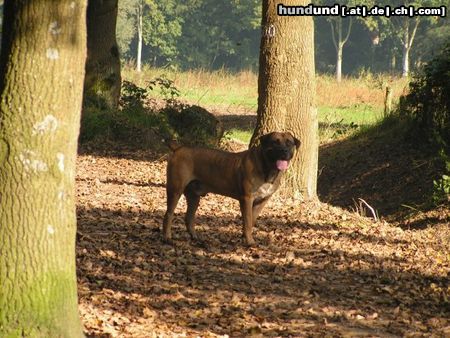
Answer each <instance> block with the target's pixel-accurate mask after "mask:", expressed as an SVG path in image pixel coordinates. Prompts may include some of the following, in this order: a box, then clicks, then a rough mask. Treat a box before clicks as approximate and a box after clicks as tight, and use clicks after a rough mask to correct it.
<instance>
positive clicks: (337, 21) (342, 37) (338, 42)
mask: <svg viewBox="0 0 450 338" xmlns="http://www.w3.org/2000/svg"><path fill="white" fill-rule="evenodd" d="M343 21H344V19H342V18H341V17H337V18H332V19H330V20H329V22H330V26H331V37H332V40H333V45H334V48H335V49H336V81H337V82H341V80H342V55H343V51H344V45H345V44H346V43H347V41H348V38H349V37H350V33H351V31H352V24H353V20H352V18H351V17H350V18H348V25H347V28H346V29H345V31H346V32H345V33H344V28H343V24H342V23H343Z"/></svg>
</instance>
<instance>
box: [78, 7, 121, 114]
mask: <svg viewBox="0 0 450 338" xmlns="http://www.w3.org/2000/svg"><path fill="white" fill-rule="evenodd" d="M117 2H118V0H89V4H88V10H87V30H88V42H87V45H88V56H87V60H86V78H85V82H84V101H85V105H86V104H87V103H88V102H94V103H95V104H97V105H99V106H101V107H108V108H116V107H117V106H118V104H119V98H120V86H121V76H120V57H119V47H118V45H117V41H116V20H117V10H118V3H117Z"/></svg>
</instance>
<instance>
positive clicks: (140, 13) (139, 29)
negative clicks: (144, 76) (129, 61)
mask: <svg viewBox="0 0 450 338" xmlns="http://www.w3.org/2000/svg"><path fill="white" fill-rule="evenodd" d="M143 7H144V6H143V3H142V1H139V4H138V8H137V32H138V41H137V43H138V45H137V56H136V70H137V71H138V72H140V71H141V60H142V17H143V14H144V13H143V10H144V8H143Z"/></svg>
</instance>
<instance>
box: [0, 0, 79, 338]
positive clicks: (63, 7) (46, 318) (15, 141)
mask: <svg viewBox="0 0 450 338" xmlns="http://www.w3.org/2000/svg"><path fill="white" fill-rule="evenodd" d="M85 58H86V1H72V0H70V1H69V0H61V1H41V0H39V1H38V0H35V1H33V0H6V1H5V7H4V25H3V37H2V48H1V55H0V286H1V287H0V337H68V338H71V337H82V336H83V331H82V327H81V324H80V319H79V316H78V309H77V284H76V273H75V234H76V215H75V193H74V172H75V158H76V150H77V137H78V132H79V120H80V111H81V102H82V91H83V77H84V66H85Z"/></svg>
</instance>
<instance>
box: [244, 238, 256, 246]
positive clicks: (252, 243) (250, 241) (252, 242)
mask: <svg viewBox="0 0 450 338" xmlns="http://www.w3.org/2000/svg"><path fill="white" fill-rule="evenodd" d="M244 244H245V246H247V247H249V248H250V247H253V246H256V242H255V240H254V239H253V238H245V239H244Z"/></svg>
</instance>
